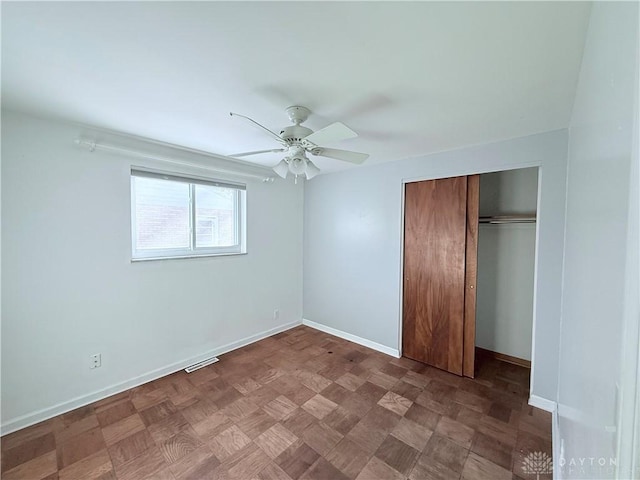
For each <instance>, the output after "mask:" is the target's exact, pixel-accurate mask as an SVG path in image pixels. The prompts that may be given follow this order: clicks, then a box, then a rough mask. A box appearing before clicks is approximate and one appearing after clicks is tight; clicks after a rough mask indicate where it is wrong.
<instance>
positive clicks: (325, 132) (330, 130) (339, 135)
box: [305, 122, 358, 145]
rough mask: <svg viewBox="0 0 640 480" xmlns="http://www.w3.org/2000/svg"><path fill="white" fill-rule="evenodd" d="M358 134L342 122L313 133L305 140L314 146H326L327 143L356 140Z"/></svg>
mask: <svg viewBox="0 0 640 480" xmlns="http://www.w3.org/2000/svg"><path fill="white" fill-rule="evenodd" d="M357 136H358V134H357V133H356V132H354V131H353V130H351V129H350V128H349V127H347V126H346V125H345V124H344V123H342V122H336V123H332V124H331V125H328V126H326V127H324V128H321V129H320V130H318V131H317V132H314V133H312V134H311V135H309V136H308V137H305V140H306V141H308V142H311V143H313V144H314V145H324V144H326V143H335V142H339V141H341V140H347V139H349V138H355V137H357Z"/></svg>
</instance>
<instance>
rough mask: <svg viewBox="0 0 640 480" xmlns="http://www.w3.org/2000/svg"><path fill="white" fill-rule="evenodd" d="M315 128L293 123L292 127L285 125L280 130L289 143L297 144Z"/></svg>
mask: <svg viewBox="0 0 640 480" xmlns="http://www.w3.org/2000/svg"><path fill="white" fill-rule="evenodd" d="M312 133H313V130H311V129H310V128H307V127H303V126H302V125H291V126H290V127H284V128H283V129H282V130H281V131H280V136H281V137H282V138H283V139H284V140H285V141H286V142H287V143H288V144H289V145H296V144H298V143H300V142H302V140H304V138H305V137H307V136H309V135H311V134H312Z"/></svg>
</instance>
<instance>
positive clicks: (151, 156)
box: [74, 138, 275, 183]
mask: <svg viewBox="0 0 640 480" xmlns="http://www.w3.org/2000/svg"><path fill="white" fill-rule="evenodd" d="M74 143H75V144H76V145H78V146H81V147H87V148H88V149H89V151H90V152H93V151H95V150H96V149H97V150H107V151H112V152H118V153H124V154H127V155H134V156H136V157H141V158H147V159H149V160H157V161H160V162H166V163H172V164H174V165H182V166H185V167H192V168H200V169H203V170H210V171H213V172H218V173H226V174H229V175H235V176H238V177H249V178H259V179H260V180H262V181H263V182H265V183H272V182H273V181H274V180H275V178H274V177H272V176H270V175H259V174H256V173H246V172H240V171H237V170H231V169H226V168H220V167H214V166H211V167H209V166H206V165H198V164H197V163H192V162H186V161H183V160H176V159H174V158H169V157H164V156H162V155H155V154H153V153H146V152H141V151H139V150H130V149H128V148H122V147H117V146H115V145H108V144H104V143H96V142H92V141H89V140H81V139H79V138H77V139H76V140H74Z"/></svg>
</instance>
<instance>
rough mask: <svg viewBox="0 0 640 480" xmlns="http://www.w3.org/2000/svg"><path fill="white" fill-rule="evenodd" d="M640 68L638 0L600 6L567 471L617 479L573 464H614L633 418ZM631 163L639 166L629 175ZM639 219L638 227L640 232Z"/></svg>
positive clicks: (584, 119)
mask: <svg viewBox="0 0 640 480" xmlns="http://www.w3.org/2000/svg"><path fill="white" fill-rule="evenodd" d="M637 68H638V4H637V3H636V2H633V3H622V2H612V3H608V2H596V3H594V5H593V9H592V13H591V20H590V24H589V30H588V33H587V39H586V44H585V51H584V56H583V62H582V68H581V73H580V78H579V83H578V89H577V94H576V98H575V103H574V108H573V115H572V119H571V128H570V136H569V160H568V183H567V216H566V237H565V238H566V239H565V259H564V283H563V296H562V328H561V343H560V369H559V390H558V415H559V427H560V428H559V436H560V438H561V442H564V453H565V458H566V461H567V465H566V466H565V469H564V471H563V472H562V474H563V476H564V477H565V478H611V477H612V476H613V472H611V471H610V470H608V469H604V470H599V469H598V468H595V467H591V466H590V465H587V467H586V468H584V469H581V468H579V466H578V467H571V466H570V465H569V462H570V461H571V459H579V458H588V457H595V458H598V459H599V458H604V459H606V463H607V465H608V462H609V458H610V457H613V456H615V454H616V433H615V428H616V425H617V424H618V422H619V421H622V423H623V424H624V423H626V422H627V420H625V419H623V418H622V417H620V418H618V414H617V411H618V401H619V399H620V398H622V397H623V396H624V394H625V393H626V392H625V391H624V390H622V391H620V392H617V386H616V385H617V384H619V382H620V378H621V377H620V374H621V362H622V361H623V359H622V358H621V354H620V352H621V349H622V345H623V335H622V332H623V331H624V328H625V327H624V322H623V319H624V318H625V317H624V312H625V308H626V307H627V305H628V304H629V303H630V302H632V303H633V307H634V308H633V309H631V310H632V311H635V315H636V318H635V319H634V321H635V322H636V323H637V311H638V309H637V302H638V299H637V291H636V294H635V298H633V297H627V298H626V299H625V278H627V281H629V280H628V279H629V278H633V277H634V276H635V277H636V278H637V268H638V267H637V264H635V265H634V264H633V263H630V264H628V265H627V263H626V262H627V258H628V255H630V256H631V258H633V257H634V256H635V258H636V260H637V252H635V253H634V254H632V253H633V252H632V250H636V249H637V248H638V246H637V243H636V244H627V239H628V237H629V235H630V232H629V226H630V223H629V220H630V217H629V209H630V207H629V205H630V204H629V191H630V190H629V186H630V180H629V179H630V178H631V186H632V189H633V190H635V191H636V192H637V186H638V178H637V161H638V157H637V155H638V154H637V143H636V147H635V151H634V147H633V142H634V138H633V137H634V132H635V135H636V142H637V124H636V125H634V116H636V117H637V114H638V113H637V112H638V105H637V88H638V83H637V82H638V80H637V76H636V75H637ZM632 161H633V162H635V163H636V169H635V172H636V173H635V176H631V177H630V175H629V174H630V167H631V164H632ZM635 201H637V198H636V200H635ZM633 211H635V212H637V205H635V206H634V208H633ZM637 223H638V222H637V219H635V220H634V222H633V223H632V224H631V225H634V228H636V229H637ZM632 237H633V235H632ZM635 238H636V239H637V232H636V234H635ZM628 269H631V270H628ZM634 270H635V271H634ZM630 273H631V275H629V274H630ZM625 275H627V277H625ZM636 285H637V283H636ZM636 359H637V331H636ZM625 361H626V359H625ZM624 386H625V385H623V387H624ZM623 447H624V448H629V444H628V443H627V444H625V445H623ZM636 448H637V447H636ZM629 475H630V473H629V472H628V471H627V472H622V475H621V477H620V478H629ZM637 475H640V472H636V473H635V475H634V478H638V477H637Z"/></svg>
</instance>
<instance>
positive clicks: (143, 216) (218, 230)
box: [131, 169, 246, 260]
mask: <svg viewBox="0 0 640 480" xmlns="http://www.w3.org/2000/svg"><path fill="white" fill-rule="evenodd" d="M245 203H246V192H245V186H244V185H240V184H233V183H225V182H218V181H214V180H206V179H201V178H195V177H182V176H179V175H172V174H163V173H158V172H150V171H145V170H135V169H132V170H131V230H132V258H133V259H134V260H144V259H147V260H148V259H154V258H179V257H195V256H208V255H229V254H238V253H246V248H245V241H244V238H245V237H244V235H245V225H244V218H245V217H244V210H245Z"/></svg>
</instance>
